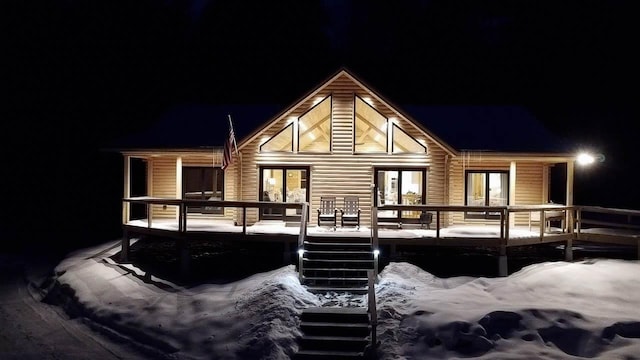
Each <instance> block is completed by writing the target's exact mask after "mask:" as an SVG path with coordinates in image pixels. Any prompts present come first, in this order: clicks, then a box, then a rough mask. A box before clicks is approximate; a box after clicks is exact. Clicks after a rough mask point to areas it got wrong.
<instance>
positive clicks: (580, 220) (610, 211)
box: [575, 206, 640, 235]
mask: <svg viewBox="0 0 640 360" xmlns="http://www.w3.org/2000/svg"><path fill="white" fill-rule="evenodd" d="M586 214H591V215H595V216H597V217H600V218H601V219H592V218H589V217H585V215H586ZM603 217H608V219H606V220H604V219H602V218H603ZM585 225H586V226H591V225H594V226H599V227H607V228H615V229H630V230H640V211H639V210H628V209H614V208H604V207H599V206H579V207H577V208H576V229H575V231H576V233H577V234H578V235H579V234H580V232H581V231H582V229H583V227H584V226H585Z"/></svg>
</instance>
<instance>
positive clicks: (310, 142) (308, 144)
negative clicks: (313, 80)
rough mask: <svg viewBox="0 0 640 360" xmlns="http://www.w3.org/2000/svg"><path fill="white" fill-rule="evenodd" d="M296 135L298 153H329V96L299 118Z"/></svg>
mask: <svg viewBox="0 0 640 360" xmlns="http://www.w3.org/2000/svg"><path fill="white" fill-rule="evenodd" d="M298 133H299V135H298V151H300V152H324V153H328V152H330V151H331V96H328V97H326V98H325V99H324V100H322V101H321V102H319V103H318V104H317V105H316V106H314V107H312V108H311V109H310V110H309V111H307V112H306V113H304V114H303V115H302V116H300V118H299V119H298Z"/></svg>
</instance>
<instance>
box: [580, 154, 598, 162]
mask: <svg viewBox="0 0 640 360" xmlns="http://www.w3.org/2000/svg"><path fill="white" fill-rule="evenodd" d="M576 161H577V162H578V164H579V165H591V164H593V163H594V162H595V161H596V159H595V157H594V156H593V155H591V154H588V153H580V154H578V156H577V157H576Z"/></svg>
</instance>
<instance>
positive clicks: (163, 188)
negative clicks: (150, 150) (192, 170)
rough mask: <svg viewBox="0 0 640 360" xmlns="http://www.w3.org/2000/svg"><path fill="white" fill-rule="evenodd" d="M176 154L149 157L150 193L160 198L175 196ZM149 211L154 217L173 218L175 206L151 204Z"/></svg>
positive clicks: (175, 213)
mask: <svg viewBox="0 0 640 360" xmlns="http://www.w3.org/2000/svg"><path fill="white" fill-rule="evenodd" d="M176 159H177V157H176V156H160V157H152V158H150V159H149V169H150V170H151V176H150V178H151V181H152V188H151V193H150V195H151V196H153V197H160V198H171V199H174V198H175V197H176V180H177V179H176ZM151 211H152V214H153V217H154V218H161V219H175V218H176V216H177V209H176V207H175V206H167V208H166V209H163V206H162V205H152V206H151Z"/></svg>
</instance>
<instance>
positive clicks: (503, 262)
mask: <svg viewBox="0 0 640 360" xmlns="http://www.w3.org/2000/svg"><path fill="white" fill-rule="evenodd" d="M498 275H499V276H508V275H509V267H508V263H507V247H506V246H505V245H500V255H499V256H498Z"/></svg>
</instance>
